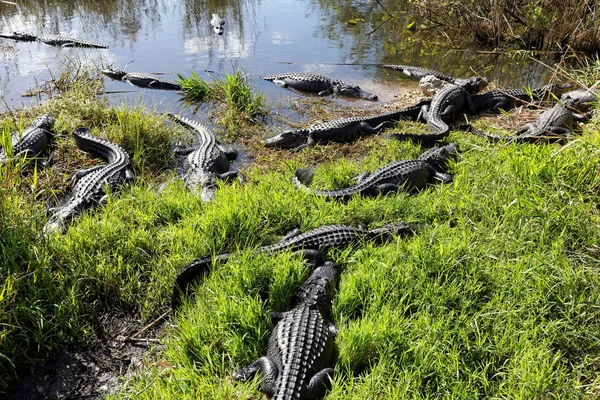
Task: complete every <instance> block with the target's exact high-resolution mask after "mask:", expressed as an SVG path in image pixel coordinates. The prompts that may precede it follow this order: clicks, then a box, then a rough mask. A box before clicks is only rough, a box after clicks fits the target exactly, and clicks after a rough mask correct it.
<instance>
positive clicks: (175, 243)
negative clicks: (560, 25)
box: [0, 89, 600, 399]
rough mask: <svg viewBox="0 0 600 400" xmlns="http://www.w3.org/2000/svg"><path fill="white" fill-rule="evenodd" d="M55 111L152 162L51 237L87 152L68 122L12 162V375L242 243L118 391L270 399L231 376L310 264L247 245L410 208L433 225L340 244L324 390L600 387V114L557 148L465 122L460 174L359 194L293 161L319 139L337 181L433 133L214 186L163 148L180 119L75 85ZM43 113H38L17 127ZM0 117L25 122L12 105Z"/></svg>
mask: <svg viewBox="0 0 600 400" xmlns="http://www.w3.org/2000/svg"><path fill="white" fill-rule="evenodd" d="M82 90H83V89H82ZM83 99H87V100H85V101H83ZM94 99H95V96H94ZM42 110H43V111H48V112H51V113H52V114H53V115H55V116H56V117H57V129H58V130H59V131H61V132H64V133H69V130H71V129H72V128H74V127H75V126H77V125H79V124H86V125H88V126H90V127H91V128H92V131H93V132H94V133H96V134H99V135H104V136H106V137H108V138H110V139H111V140H114V141H116V142H118V143H121V144H122V145H124V146H125V147H126V148H127V150H128V151H130V152H131V153H132V154H133V155H132V159H133V160H134V167H135V169H136V172H137V173H138V175H139V176H140V179H139V180H137V181H136V182H135V183H134V184H132V185H130V186H128V187H126V188H124V189H123V190H122V191H121V192H119V193H115V194H113V195H112V196H111V197H110V199H109V201H108V203H107V204H106V205H105V206H102V207H100V208H98V209H95V210H92V211H90V212H86V213H85V214H84V215H83V216H82V217H81V218H79V219H77V220H76V221H75V222H74V223H73V225H72V226H71V227H70V228H69V230H68V231H67V232H66V234H64V235H61V234H57V235H54V236H51V237H50V238H48V239H47V240H40V239H38V237H37V235H38V234H39V233H40V231H41V229H42V226H43V224H44V223H45V221H46V216H45V214H44V211H43V208H44V203H45V202H46V201H52V200H53V199H54V198H55V196H56V195H57V194H58V193H60V192H61V191H62V190H64V188H66V187H67V182H68V180H69V179H70V176H71V175H72V173H73V172H74V171H76V170H77V169H78V168H80V167H81V166H82V165H87V164H90V165H91V163H92V162H93V161H91V159H90V158H89V157H87V156H86V155H85V154H82V153H81V152H78V151H76V149H75V148H74V146H73V145H72V144H71V143H70V142H69V141H67V140H59V143H58V144H57V148H56V149H55V157H56V160H55V164H54V165H53V166H51V167H50V168H47V169H40V168H35V167H34V165H33V164H32V163H31V162H28V161H26V162H25V163H24V165H8V166H6V167H2V168H0V238H1V239H2V240H0V250H1V254H0V260H1V261H2V265H1V268H2V269H1V270H0V275H1V276H2V279H1V282H0V326H1V328H0V338H1V339H0V340H1V341H0V370H2V371H8V373H6V374H0V387H5V386H6V385H7V384H8V383H9V382H10V381H11V380H12V379H14V378H15V377H16V372H15V371H16V370H17V368H26V367H28V366H31V365H32V364H33V363H35V362H36V361H38V360H40V359H43V358H44V357H47V356H48V355H49V354H50V353H51V352H52V351H53V350H56V349H60V348H63V347H66V346H71V345H72V344H76V343H81V342H82V341H86V340H88V339H89V338H90V337H91V331H93V329H94V323H95V322H94V321H95V317H97V316H98V315H99V314H100V313H102V312H105V311H106V310H107V309H111V308H118V309H126V310H133V312H135V313H137V314H139V316H140V318H142V319H143V320H144V321H150V320H152V319H153V318H155V317H157V316H158V315H160V314H162V313H163V312H164V311H165V310H167V309H168V306H169V305H168V299H169V296H170V290H171V285H172V283H173V278H174V276H175V274H176V272H177V271H178V270H179V269H180V268H181V267H182V266H183V265H185V264H186V263H187V262H189V261H190V260H192V259H193V258H195V257H198V256H204V255H210V254H215V253H219V252H224V251H232V252H235V255H234V256H233V257H232V259H231V260H230V261H229V262H228V263H227V264H226V265H224V266H219V267H215V268H214V269H213V270H212V271H211V273H210V274H209V275H208V276H207V277H206V278H205V279H204V280H202V281H201V282H200V283H199V284H198V286H197V288H196V289H195V292H194V294H193V295H192V296H190V297H189V298H188V300H187V301H186V302H185V303H184V305H183V307H182V309H181V311H180V312H179V313H178V314H177V315H175V316H173V317H172V320H171V321H169V324H167V327H166V331H165V336H164V337H162V338H161V344H163V345H164V346H161V347H159V348H157V349H156V350H155V351H154V352H151V353H149V354H148V356H147V357H148V361H149V363H146V364H143V365H142V366H141V367H140V369H139V370H138V371H137V374H136V375H135V377H134V378H133V379H130V380H128V381H127V382H126V384H125V386H124V387H123V388H121V390H120V391H119V393H117V394H114V395H112V396H111V398H115V399H118V398H140V399H157V398H178V399H187V398H189V399H192V398H194V399H196V398H261V394H260V392H259V389H258V383H257V381H254V382H249V383H237V382H233V381H232V380H231V374H232V372H233V371H234V369H235V368H237V367H240V366H245V365H247V364H248V363H250V362H252V361H254V360H255V359H256V358H258V357H260V356H261V355H263V354H265V351H266V346H267V341H268V338H269V335H270V332H271V330H272V328H273V326H272V324H271V322H270V320H269V317H268V311H283V310H286V309H287V308H289V306H290V303H291V299H292V296H293V294H294V291H295V290H296V288H297V287H298V286H299V285H300V284H301V282H302V281H303V280H304V279H306V277H307V276H308V275H309V274H310V271H309V269H308V268H307V266H306V265H305V264H304V263H303V262H302V261H301V260H299V259H297V258H295V257H294V256H292V255H291V254H288V253H282V254H278V255H275V256H266V255H261V256H253V255H252V249H254V248H255V247H256V246H260V245H264V244H270V243H273V242H275V241H277V240H278V239H279V238H280V237H281V236H282V235H283V234H285V233H286V232H287V231H289V230H290V229H292V228H294V227H301V228H302V230H304V231H306V230H309V229H313V228H316V227H318V226H321V225H324V224H334V223H345V224H352V225H354V224H357V223H359V222H367V223H369V225H370V226H373V227H378V226H381V225H383V224H385V223H388V222H392V221H397V220H407V221H412V222H422V223H427V224H429V225H430V227H429V228H427V229H425V230H424V231H423V232H421V233H420V234H419V235H417V236H415V237H411V238H398V239H396V240H394V241H392V242H390V243H388V244H386V245H382V246H376V245H373V244H366V245H365V246H361V247H360V248H359V249H357V250H356V251H351V250H344V251H339V250H338V251H333V252H332V257H333V258H334V259H335V260H336V261H337V262H338V263H339V264H340V265H342V271H343V272H342V276H341V283H340V287H339V290H338V294H337V296H336V299H335V301H334V313H333V316H334V321H335V323H336V324H337V325H338V327H339V328H340V334H339V336H338V339H337V348H338V357H337V359H336V361H335V370H336V376H335V382H334V385H333V389H332V390H331V392H330V393H329V394H328V396H327V398H328V399H370V398H372V399H375V398H377V399H380V398H389V399H397V398H423V399H426V398H465V399H470V398H478V397H479V398H511V399H512V398H514V399H531V398H594V397H596V396H598V395H599V393H600V380H599V379H598V377H597V376H598V359H599V357H600V346H599V343H600V342H599V340H598V339H599V336H598V335H599V334H598V332H599V331H600V330H599V328H600V326H599V324H600V323H599V322H598V321H600V318H599V317H600V315H599V314H600V312H599V305H600V277H599V275H598V261H597V260H598V257H599V255H600V251H599V250H600V249H599V247H598V235H599V234H600V226H599V223H600V218H599V217H600V216H599V211H598V207H597V199H598V192H599V190H600V174H598V161H599V159H600V137H599V136H598V127H599V124H598V119H597V118H596V119H595V120H594V121H592V122H591V123H589V124H587V125H586V127H585V130H584V133H583V135H582V136H581V138H580V139H578V140H576V141H573V142H571V143H569V144H568V145H566V146H563V147H560V146H557V145H539V146H535V145H521V144H515V143H511V144H508V145H506V144H497V145H496V144H489V143H487V142H485V141H483V140H481V139H479V138H475V137H473V136H472V135H468V134H466V133H463V132H454V133H452V135H451V137H450V139H449V141H457V142H458V143H459V144H460V147H461V152H460V154H459V156H458V157H457V159H456V160H454V161H452V162H451V163H450V166H449V171H450V172H451V173H452V174H453V176H454V180H453V182H452V183H450V184H447V185H437V186H432V187H430V188H428V189H426V190H424V191H422V192H421V193H418V194H412V195H411V194H407V193H402V192H401V193H398V194H395V195H391V196H387V197H378V198H354V199H352V200H350V201H349V202H347V203H339V202H334V201H328V200H325V199H322V198H317V197H316V196H313V195H311V194H309V193H305V192H301V191H297V190H295V189H294V187H293V184H292V182H291V177H292V175H293V172H294V170H295V169H297V168H299V167H307V166H311V163H312V160H314V159H313V158H312V157H316V158H318V159H319V160H321V161H322V162H321V163H320V164H319V166H318V167H317V170H316V172H315V179H314V182H313V183H312V185H311V186H313V187H324V188H325V187H340V186H343V185H347V184H350V183H351V182H352V181H351V177H353V176H355V175H357V174H358V173H360V172H362V171H364V170H365V169H367V170H370V171H374V170H375V169H377V168H378V167H380V166H381V165H383V164H385V163H388V162H391V161H394V160H398V159H402V158H413V157H415V156H417V155H418V154H420V153H421V152H422V149H420V148H419V147H418V146H415V145H413V144H411V143H405V142H398V141H391V140H385V139H383V138H382V137H380V136H372V137H366V138H363V139H361V141H360V143H359V144H355V145H354V146H355V147H356V148H357V149H358V150H356V152H355V153H351V154H353V155H354V156H353V157H351V158H348V159H346V158H344V154H345V153H347V152H348V151H349V149H353V148H354V147H352V146H349V145H340V144H330V145H327V146H318V147H315V148H311V149H308V150H307V151H305V152H303V153H300V154H290V153H288V152H284V151H279V152H277V151H274V152H273V154H275V155H276V156H272V157H271V158H269V159H267V161H268V162H269V168H268V169H267V168H265V167H264V165H258V162H257V165H253V166H250V167H248V168H247V169H246V170H245V171H244V174H245V176H246V178H247V181H248V182H247V183H246V184H245V185H242V184H240V183H239V182H235V183H233V184H228V183H222V184H220V187H219V189H218V191H217V193H216V197H215V199H214V201H213V202H211V203H208V204H204V203H202V202H201V201H200V200H199V199H198V197H197V196H195V195H193V194H192V193H189V192H188V191H186V190H185V188H184V186H183V184H182V183H181V182H179V181H178V180H176V179H173V177H174V174H173V173H171V172H168V171H165V169H167V168H168V166H169V161H168V160H167V159H164V158H165V157H166V154H167V153H165V151H166V150H165V146H166V147H167V148H168V144H169V143H170V141H171V139H172V136H173V135H177V132H178V130H176V129H172V128H170V125H169V126H168V125H165V124H163V121H162V118H160V117H156V116H154V115H153V114H152V113H148V112H145V111H143V110H141V109H139V108H130V107H127V108H119V109H113V108H110V107H107V106H106V105H105V104H102V101H99V100H94V101H90V100H89V98H88V97H85V93H83V94H82V93H81V92H76V93H73V94H65V95H64V96H63V98H62V99H61V100H60V101H58V100H57V101H56V102H49V103H47V104H46V105H44V106H43V107H42ZM36 112H37V111H34V110H28V111H26V112H24V113H23V124H22V125H23V126H27V123H29V121H31V119H32V118H33V117H34V116H35V114H36ZM0 128H2V129H3V132H6V131H7V130H10V129H13V128H14V124H13V123H12V122H10V121H8V120H6V119H5V120H0ZM399 129H400V130H407V129H408V127H401V128H399ZM254 139H257V138H256V137H255V138H254ZM357 154H361V155H362V156H361V157H357ZM283 155H284V156H285V157H282V156H283ZM261 160H262V159H261ZM34 183H35V184H34ZM161 186H163V187H162V189H163V190H161V191H159V190H158V188H159V187H161Z"/></svg>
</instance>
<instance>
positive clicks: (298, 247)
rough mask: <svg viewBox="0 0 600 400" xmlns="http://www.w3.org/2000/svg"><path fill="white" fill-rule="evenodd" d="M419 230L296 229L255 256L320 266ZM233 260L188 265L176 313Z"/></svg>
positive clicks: (178, 287)
mask: <svg viewBox="0 0 600 400" xmlns="http://www.w3.org/2000/svg"><path fill="white" fill-rule="evenodd" d="M417 230H418V226H415V225H411V224H407V223H406V222H397V223H393V224H388V225H385V226H383V227H381V228H376V229H371V230H368V229H366V227H364V226H358V227H353V226H346V225H325V226H321V227H319V228H316V229H313V230H311V231H308V232H306V233H302V232H301V231H300V229H294V230H292V231H291V232H289V233H288V234H287V235H285V236H284V237H283V238H282V239H281V240H280V241H279V242H278V243H275V244H273V245H270V246H262V247H259V248H258V249H256V250H255V252H254V253H255V254H261V253H276V252H280V251H291V252H293V253H297V254H300V255H301V256H302V257H304V258H305V259H307V260H310V261H312V262H313V263H316V262H317V261H318V259H319V258H320V255H321V254H322V253H324V252H327V251H328V250H329V249H331V248H333V247H336V248H343V247H349V246H355V245H356V244H358V243H360V242H361V241H375V242H378V243H383V242H385V241H388V240H390V239H392V238H393V237H396V236H398V235H409V234H413V233H415V232H416V231H417ZM230 258H231V253H223V254H219V255H216V256H215V257H203V258H198V259H196V260H194V261H192V262H191V263H189V264H188V265H186V266H185V267H184V268H183V269H182V270H181V271H180V272H179V274H177V277H176V278H175V285H174V287H173V294H172V296H171V306H172V307H173V309H174V310H176V309H177V308H178V307H179V306H180V305H181V301H182V295H183V294H186V293H187V292H188V289H189V286H190V285H191V284H192V283H194V282H195V281H197V280H198V279H200V278H201V277H202V276H203V275H204V274H206V273H207V272H209V271H210V268H211V266H212V265H213V263H219V264H224V263H226V262H227V260H229V259H230Z"/></svg>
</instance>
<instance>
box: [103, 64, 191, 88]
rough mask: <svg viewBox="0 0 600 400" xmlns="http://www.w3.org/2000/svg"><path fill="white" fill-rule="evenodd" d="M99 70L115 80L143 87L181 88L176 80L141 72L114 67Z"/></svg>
mask: <svg viewBox="0 0 600 400" xmlns="http://www.w3.org/2000/svg"><path fill="white" fill-rule="evenodd" d="M100 72H101V73H102V74H104V75H106V76H107V77H109V78H111V79H114V80H116V81H122V82H127V83H129V84H130V85H132V86H136V87H140V88H144V89H159V90H181V85H180V84H179V83H177V82H174V81H170V80H167V79H164V78H161V77H158V76H155V75H150V74H146V73H143V72H127V71H124V70H122V69H116V68H106V69H103V70H100Z"/></svg>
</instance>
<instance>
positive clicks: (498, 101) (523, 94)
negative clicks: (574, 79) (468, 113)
mask: <svg viewBox="0 0 600 400" xmlns="http://www.w3.org/2000/svg"><path fill="white" fill-rule="evenodd" d="M570 87H571V85H570V84H567V85H554V84H550V85H545V86H541V87H539V88H536V89H533V90H531V91H529V92H528V91H525V90H523V89H500V90H492V91H490V92H487V93H483V94H478V95H475V96H472V97H471V100H472V101H473V105H474V106H475V110H474V112H475V113H479V112H484V111H488V112H494V113H498V112H500V109H503V110H510V109H511V108H514V107H515V106H516V105H517V104H519V103H524V102H529V103H531V102H533V101H534V100H540V99H543V98H544V97H546V96H547V95H548V94H549V93H553V94H555V95H559V94H561V93H562V92H563V91H564V90H565V89H568V88H570Z"/></svg>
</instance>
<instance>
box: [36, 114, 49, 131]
mask: <svg viewBox="0 0 600 400" xmlns="http://www.w3.org/2000/svg"><path fill="white" fill-rule="evenodd" d="M32 125H33V126H35V127H36V128H40V129H43V130H45V131H48V132H52V129H54V117H53V116H52V115H50V114H44V115H40V116H39V117H37V118H36V119H35V121H33V124H32Z"/></svg>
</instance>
